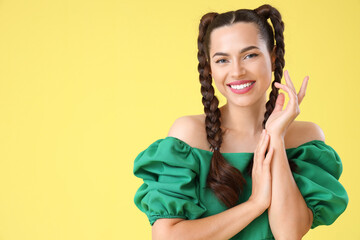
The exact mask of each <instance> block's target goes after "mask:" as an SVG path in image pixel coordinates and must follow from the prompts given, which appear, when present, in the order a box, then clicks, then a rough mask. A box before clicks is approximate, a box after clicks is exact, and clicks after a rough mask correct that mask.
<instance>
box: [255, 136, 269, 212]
mask: <svg viewBox="0 0 360 240" xmlns="http://www.w3.org/2000/svg"><path fill="white" fill-rule="evenodd" d="M269 143H270V135H269V134H267V132H266V129H264V131H263V132H262V133H261V136H260V140H259V142H258V145H257V147H256V150H255V152H254V163H253V169H252V176H251V178H252V193H251V196H250V198H249V201H252V202H254V203H255V204H256V205H257V206H258V207H259V208H260V209H261V211H265V210H266V209H267V208H268V207H269V206H270V203H271V170H270V166H271V160H272V158H273V153H274V149H273V148H270V150H269V151H268V153H267V154H266V157H265V152H266V150H267V149H268V148H269Z"/></svg>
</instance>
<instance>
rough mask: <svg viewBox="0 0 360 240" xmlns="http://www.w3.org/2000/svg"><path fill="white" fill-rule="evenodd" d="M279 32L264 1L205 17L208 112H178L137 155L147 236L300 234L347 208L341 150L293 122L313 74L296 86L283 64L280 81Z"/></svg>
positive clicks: (203, 69)
mask: <svg viewBox="0 0 360 240" xmlns="http://www.w3.org/2000/svg"><path fill="white" fill-rule="evenodd" d="M267 19H270V20H271V23H272V26H271V25H270V24H269V23H268V21H267ZM283 31H284V23H283V21H282V18H281V15H280V13H279V11H278V10H277V9H275V8H274V7H272V6H270V5H267V4H266V5H262V6H260V7H258V8H257V9H254V10H250V9H240V10H236V11H230V12H225V13H222V14H218V13H215V12H211V13H207V14H205V15H204V16H203V17H202V18H201V20H200V26H199V36H198V60H199V65H198V71H199V80H200V84H201V93H202V96H203V98H202V102H203V105H204V112H205V114H199V115H192V116H183V117H180V118H178V119H177V120H176V121H175V122H174V124H173V126H172V127H171V129H170V131H169V134H168V136H167V137H166V138H164V139H159V140H157V141H155V142H154V143H152V144H151V145H150V146H149V147H148V148H147V149H145V150H144V151H142V152H141V153H140V154H139V155H138V156H137V158H136V159H135V162H134V174H135V175H136V176H138V177H140V178H142V179H143V180H144V183H143V185H141V186H140V188H139V189H138V191H137V192H136V194H135V204H136V206H137V207H138V208H139V209H140V210H141V211H143V212H144V213H146V215H147V217H148V218H149V222H150V224H151V225H152V226H153V227H152V233H153V239H229V238H231V239H275V238H276V239H283V238H286V239H301V238H302V237H303V236H304V235H305V234H306V233H307V232H308V231H309V229H310V228H315V227H317V226H319V225H329V224H332V223H333V222H334V221H335V220H336V219H337V218H338V217H339V215H340V214H342V213H343V212H344V210H345V209H346V207H347V204H348V195H347V192H346V191H345V189H344V187H343V186H342V185H341V183H340V182H339V181H338V180H339V177H340V175H341V172H342V163H341V160H340V158H339V156H338V154H337V153H336V151H335V150H334V149H333V148H332V147H330V146H329V145H327V144H326V143H325V139H324V133H323V131H322V130H321V128H320V127H319V126H318V125H316V124H315V123H312V122H300V121H295V118H296V117H297V116H298V115H299V113H300V108H299V105H300V103H301V101H302V99H303V98H304V96H305V91H306V87H307V82H308V80H309V77H305V78H304V80H303V83H302V86H301V88H300V90H299V92H298V93H296V90H295V87H294V85H293V84H292V81H291V79H290V76H289V73H288V72H287V71H285V81H286V84H281V78H282V75H283V68H284V65H285V61H284V53H285V45H284V37H283ZM274 33H275V35H274ZM275 43H276V45H275ZM272 73H274V80H273V81H272ZM212 80H214V83H215V85H216V88H217V90H218V91H219V92H220V93H221V94H222V95H223V96H224V97H225V98H226V100H227V102H226V104H225V105H223V106H222V107H220V108H219V106H218V105H219V101H218V99H217V97H216V96H215V95H214V87H213V86H212ZM270 87H271V92H270V95H269V98H267V96H266V91H267V90H268V89H269V88H270ZM279 89H282V90H284V91H285V92H286V94H287V95H288V97H289V101H288V103H287V106H286V108H284V100H285V95H284V94H282V93H281V94H279ZM209 226H210V227H209Z"/></svg>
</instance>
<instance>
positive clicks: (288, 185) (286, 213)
mask: <svg viewBox="0 0 360 240" xmlns="http://www.w3.org/2000/svg"><path fill="white" fill-rule="evenodd" d="M284 76H285V80H286V85H283V84H280V83H275V87H277V88H281V89H282V90H284V91H285V92H286V93H287V94H288V96H289V101H288V104H287V106H286V108H285V109H283V106H284V100H285V98H284V94H283V93H280V94H279V95H278V97H277V99H276V103H275V108H274V110H273V112H272V113H271V115H270V116H269V118H268V120H267V122H266V129H267V130H268V132H269V133H270V136H271V141H270V145H271V146H272V147H273V148H274V150H275V152H274V160H273V162H272V164H271V171H272V172H271V175H272V188H273V194H272V198H271V206H270V208H269V210H268V213H269V223H270V227H271V230H272V232H273V235H274V236H275V238H276V239H301V238H302V237H303V236H304V235H305V234H306V233H307V232H308V231H309V229H310V227H311V225H312V221H313V215H312V211H311V210H310V209H309V208H308V207H307V205H306V203H305V200H304V198H303V197H302V195H301V193H300V191H299V189H298V187H297V184H296V182H295V180H294V178H293V175H292V172H291V170H290V166H289V162H288V159H287V155H286V151H285V144H284V136H285V133H286V131H287V129H288V127H289V126H290V124H291V123H292V122H293V121H294V120H295V118H296V117H297V116H298V115H299V114H300V108H299V105H300V103H301V101H302V99H303V98H304V96H305V91H306V87H307V81H308V79H309V78H308V76H307V77H305V79H304V81H303V83H302V85H301V88H300V91H299V93H298V94H296V90H295V87H294V85H293V83H292V81H291V79H290V76H289V73H288V71H285V72H284ZM305 134H306V133H304V132H300V133H299V134H298V133H297V134H295V135H296V136H303V135H305Z"/></svg>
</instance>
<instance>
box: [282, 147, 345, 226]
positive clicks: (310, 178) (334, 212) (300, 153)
mask: <svg viewBox="0 0 360 240" xmlns="http://www.w3.org/2000/svg"><path fill="white" fill-rule="evenodd" d="M288 159H289V160H290V159H291V160H292V161H294V162H295V163H296V165H297V166H298V170H297V171H296V172H293V176H294V180H295V181H296V183H297V185H298V187H299V190H300V192H301V194H302V195H303V197H304V200H305V202H306V204H307V206H308V207H309V208H310V209H311V210H312V212H313V214H314V219H313V223H312V226H311V229H313V228H315V227H317V226H319V225H330V224H332V223H333V222H334V221H335V220H336V219H337V218H338V217H339V216H340V215H341V214H342V213H343V212H344V211H345V209H346V207H347V204H348V201H349V198H348V195H347V192H346V190H345V189H344V187H343V186H342V185H341V183H340V182H339V181H338V180H339V178H340V175H341V173H342V163H341V159H340V157H339V155H338V154H337V153H336V151H335V150H334V149H333V148H332V147H330V146H329V145H327V144H325V143H324V142H323V141H320V140H314V141H311V142H309V143H306V144H303V145H301V146H299V147H298V148H296V149H294V151H291V152H290V153H288Z"/></svg>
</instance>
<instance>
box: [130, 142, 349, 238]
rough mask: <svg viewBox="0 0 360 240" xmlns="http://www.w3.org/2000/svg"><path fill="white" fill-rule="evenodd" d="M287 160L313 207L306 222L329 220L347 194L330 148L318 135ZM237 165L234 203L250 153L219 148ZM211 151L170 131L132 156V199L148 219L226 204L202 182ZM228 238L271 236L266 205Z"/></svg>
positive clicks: (206, 212)
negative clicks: (139, 180) (135, 179)
mask: <svg viewBox="0 0 360 240" xmlns="http://www.w3.org/2000/svg"><path fill="white" fill-rule="evenodd" d="M286 154H287V157H288V159H289V160H292V161H294V162H295V163H296V164H297V166H298V170H297V172H298V173H294V172H293V176H294V179H295V181H296V183H297V185H298V187H299V190H300V192H301V193H302V195H303V197H304V199H305V202H306V204H307V205H308V207H309V208H310V209H311V210H312V211H313V213H314V221H313V224H312V226H311V228H315V227H317V226H319V225H330V224H332V223H333V222H334V221H335V220H336V219H337V218H338V217H339V215H340V214H341V213H343V212H344V210H345V209H346V206H347V204H348V195H347V193H346V191H345V189H344V187H343V186H342V185H341V184H340V182H339V181H338V179H339V177H340V175H341V173H342V163H341V160H340V158H339V156H338V154H337V153H336V152H335V150H334V149H333V148H332V147H330V146H328V145H327V144H325V143H324V142H323V141H320V140H313V141H310V142H307V143H304V144H302V145H301V146H299V147H297V148H289V149H286ZM222 155H223V156H224V157H225V159H226V160H227V161H228V162H229V163H230V164H231V165H233V166H234V167H236V168H237V169H239V170H240V171H241V172H242V173H243V175H244V177H245V179H246V181H247V185H246V186H245V187H244V191H243V193H242V194H240V196H239V201H238V203H242V202H245V201H247V200H248V199H249V197H250V195H251V190H252V189H251V184H252V181H251V177H250V176H249V175H248V174H247V173H246V167H247V166H248V164H249V162H250V161H251V160H252V158H253V156H254V154H253V153H222ZM211 156H212V152H210V151H206V150H202V149H198V148H192V147H191V146H189V145H188V144H186V143H185V142H183V141H181V140H180V139H177V138H174V137H166V138H164V139H159V140H157V141H155V142H154V143H152V144H151V145H150V146H149V147H148V148H147V149H145V150H144V151H142V152H141V153H140V154H139V155H138V156H137V157H136V159H135V161H134V174H135V176H137V177H139V178H142V179H143V180H144V183H143V184H142V185H141V186H140V188H139V189H138V190H137V192H136V193H135V198H134V202H135V205H136V206H137V207H138V208H139V209H140V210H141V211H143V212H144V213H145V214H146V215H147V217H148V219H149V222H150V224H151V225H152V224H153V223H154V222H155V221H156V220H157V219H159V218H185V219H197V218H203V217H207V216H211V215H214V214H217V213H220V212H222V211H224V210H226V209H227V208H226V206H225V205H224V204H223V203H222V202H220V201H218V199H217V198H216V196H215V194H214V193H213V192H212V191H211V190H210V189H209V188H207V187H206V178H207V175H208V172H209V163H210V159H211ZM232 239H274V237H273V235H272V232H271V229H270V225H269V220H268V212H267V211H265V212H264V213H263V214H262V215H260V216H259V217H258V218H256V219H254V220H253V221H252V222H251V223H250V224H249V225H248V226H247V227H246V228H244V229H243V230H242V231H240V232H239V233H238V234H237V235H235V236H234V237H233V238H232Z"/></svg>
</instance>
